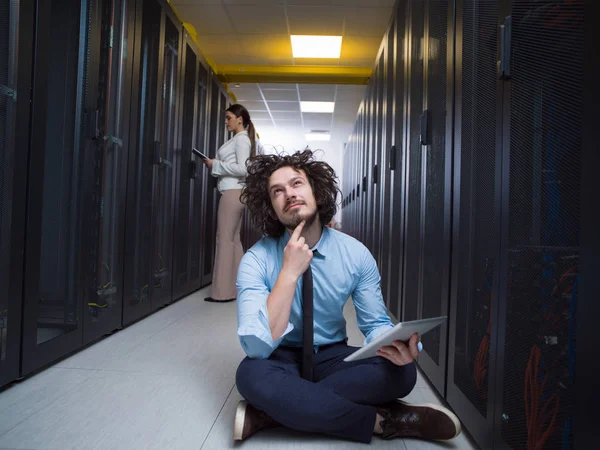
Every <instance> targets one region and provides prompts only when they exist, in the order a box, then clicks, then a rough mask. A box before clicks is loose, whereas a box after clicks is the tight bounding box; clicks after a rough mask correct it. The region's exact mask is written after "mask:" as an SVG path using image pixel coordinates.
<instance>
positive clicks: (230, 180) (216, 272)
mask: <svg viewBox="0 0 600 450" xmlns="http://www.w3.org/2000/svg"><path fill="white" fill-rule="evenodd" d="M225 125H226V126H227V131H229V132H232V133H235V135H234V136H233V137H232V138H231V139H230V140H229V141H227V142H226V143H225V144H223V146H222V147H221V148H219V150H218V151H217V157H216V158H215V159H206V160H204V164H205V165H206V167H208V169H209V170H210V171H211V174H212V176H214V177H217V178H218V179H219V181H218V188H219V192H221V194H222V196H221V200H220V202H219V211H218V214H217V242H216V252H215V264H214V266H213V278H212V297H207V298H205V299H204V300H205V301H207V302H231V301H233V300H235V299H236V297H237V289H236V287H235V280H236V277H237V270H238V266H239V264H240V260H241V259H242V256H243V254H244V249H243V247H242V241H241V240H240V228H241V225H242V213H243V211H244V205H243V204H242V203H241V202H240V194H241V193H242V188H243V187H244V179H245V178H246V174H247V173H246V160H247V159H248V157H250V156H254V155H255V154H256V132H255V130H254V124H253V123H252V121H251V120H250V114H249V113H248V110H247V109H246V108H244V107H243V106H242V105H238V104H235V105H231V106H230V107H229V108H227V114H226V115H225Z"/></svg>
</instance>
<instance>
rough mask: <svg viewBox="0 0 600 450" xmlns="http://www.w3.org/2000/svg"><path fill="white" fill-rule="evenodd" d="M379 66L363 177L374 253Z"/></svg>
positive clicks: (373, 83) (368, 231) (373, 82)
mask: <svg viewBox="0 0 600 450" xmlns="http://www.w3.org/2000/svg"><path fill="white" fill-rule="evenodd" d="M377 78H378V74H377V67H376V68H375V70H374V71H373V76H372V77H371V83H370V86H369V87H370V89H369V109H368V116H367V120H368V122H367V127H368V132H367V133H368V134H367V160H366V166H365V178H364V179H363V193H364V196H365V205H366V210H365V227H366V228H365V231H366V236H365V241H364V243H365V245H366V246H367V247H368V248H369V250H370V251H371V253H372V254H374V253H375V245H374V244H375V242H374V237H375V216H374V214H375V186H373V175H374V166H375V164H376V161H377V147H376V146H375V145H376V142H375V139H376V132H375V130H376V128H377V117H376V115H375V113H376V105H375V102H376V101H377V82H378V80H377Z"/></svg>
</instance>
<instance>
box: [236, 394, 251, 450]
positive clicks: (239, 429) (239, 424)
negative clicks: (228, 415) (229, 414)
mask: <svg viewBox="0 0 600 450" xmlns="http://www.w3.org/2000/svg"><path fill="white" fill-rule="evenodd" d="M247 406H248V403H246V402H244V401H241V402H240V403H239V404H238V405H237V409H236V410H235V422H234V424H233V440H234V441H241V440H242V436H243V434H244V420H245V419H246V407H247Z"/></svg>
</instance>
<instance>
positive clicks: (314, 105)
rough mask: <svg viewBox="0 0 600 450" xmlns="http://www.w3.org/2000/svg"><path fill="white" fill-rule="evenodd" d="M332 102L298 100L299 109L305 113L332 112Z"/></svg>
mask: <svg viewBox="0 0 600 450" xmlns="http://www.w3.org/2000/svg"><path fill="white" fill-rule="evenodd" d="M334 109H335V103H334V102H300V111H302V112H305V113H332V112H333V110H334Z"/></svg>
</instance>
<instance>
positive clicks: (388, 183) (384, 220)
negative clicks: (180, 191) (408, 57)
mask: <svg viewBox="0 0 600 450" xmlns="http://www.w3.org/2000/svg"><path fill="white" fill-rule="evenodd" d="M395 34H396V19H395V18H394V20H393V21H392V24H391V26H390V29H389V30H388V32H387V34H386V36H385V39H386V41H387V42H386V45H385V52H384V61H385V62H384V69H383V72H384V85H383V92H382V102H383V103H382V108H383V110H382V118H381V120H382V126H383V137H382V142H381V152H383V153H385V155H383V157H382V163H381V167H380V168H379V171H380V173H381V186H380V195H381V202H382V204H381V209H382V215H381V230H380V248H381V290H382V293H383V298H384V299H385V304H386V306H387V308H388V310H390V311H391V302H392V298H391V297H390V284H389V280H390V277H389V268H390V258H391V255H390V253H391V244H392V242H393V240H394V239H396V237H395V236H393V235H392V229H391V227H390V219H391V212H392V205H391V197H392V195H391V192H392V189H393V181H392V175H393V174H394V172H393V170H391V169H390V158H391V156H392V155H391V153H392V150H391V147H392V142H393V139H394V130H393V127H394V110H393V93H394V62H393V58H394V39H395ZM392 314H393V316H394V317H396V313H394V312H392Z"/></svg>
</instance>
